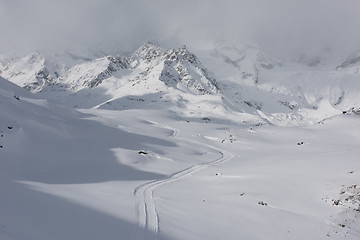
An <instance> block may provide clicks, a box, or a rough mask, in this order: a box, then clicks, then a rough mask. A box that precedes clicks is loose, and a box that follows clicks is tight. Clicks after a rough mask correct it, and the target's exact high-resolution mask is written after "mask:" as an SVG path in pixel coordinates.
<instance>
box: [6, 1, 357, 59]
mask: <svg viewBox="0 0 360 240" xmlns="http://www.w3.org/2000/svg"><path fill="white" fill-rule="evenodd" d="M359 9H360V1H359V0H128V1H127V0H58V1H55V0H0V31H1V34H0V50H2V51H4V50H11V49H13V48H14V47H21V48H28V49H31V48H35V47H54V48H60V47H76V46H79V45H82V46H85V45H86V46H94V45H96V44H101V45H102V46H103V47H104V48H108V49H110V48H114V47H116V48H120V49H121V48H123V49H133V48H135V47H138V46H139V45H140V44H141V43H142V42H144V41H146V40H156V41H157V42H159V43H161V44H164V45H169V46H172V45H175V46H176V45H178V44H182V43H184V44H187V45H188V46H189V47H194V48H195V47H197V46H201V45H202V44H209V43H212V42H214V41H218V40H227V41H235V40H238V39H249V40H252V41H254V42H256V43H257V44H259V45H260V46H262V47H263V48H264V49H265V50H267V51H268V52H270V53H271V54H274V55H279V56H280V55H284V54H287V53H291V52H295V51H301V50H306V51H307V52H309V51H310V52H311V51H320V50H321V49H324V48H325V47H330V48H333V49H336V50H341V51H343V52H345V51H350V50H352V49H360V31H359V23H360V14H359V13H358V11H359ZM175 46H174V47H175Z"/></svg>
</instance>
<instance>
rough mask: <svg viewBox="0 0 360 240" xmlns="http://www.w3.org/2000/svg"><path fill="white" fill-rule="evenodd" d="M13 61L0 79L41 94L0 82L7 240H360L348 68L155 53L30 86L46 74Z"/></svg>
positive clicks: (355, 94)
mask: <svg viewBox="0 0 360 240" xmlns="http://www.w3.org/2000/svg"><path fill="white" fill-rule="evenodd" d="M36 56H40V54H38V55H36ZM354 56H357V55H356V54H355V55H353V58H355V57H354ZM353 58H352V59H353ZM7 59H8V58H7ZM20 59H22V60H21V61H20V60H19V59H18V60H16V61H15V60H14V59H12V60H9V59H8V60H6V59H4V58H3V59H2V61H1V65H0V66H1V67H2V69H1V74H0V75H1V76H3V77H7V78H8V79H9V80H11V81H12V82H14V83H16V84H18V85H19V86H21V87H24V86H25V87H26V88H27V89H29V90H31V91H32V92H36V93H37V94H33V93H30V92H28V91H27V90H25V89H22V88H21V87H19V86H17V85H15V84H13V83H11V82H9V81H8V80H5V79H4V78H1V77H0V136H1V137H0V190H1V194H0V239H1V240H48V239H59V240H60V239H61V240H63V239H86V240H92V239H94V240H95V239H97V240H98V239H106V240H107V239H139V240H140V239H144V240H146V239H164V240H171V239H176V240H177V239H178V240H184V239H189V240H191V239H207V240H211V239H214V240H215V239H257V240H260V239H277V240H278V239H284V240H285V239H295V240H303V239H354V240H355V239H359V238H360V227H359V226H360V220H359V219H360V161H359V155H360V148H359V145H360V118H359V116H360V115H359V113H360V111H359V109H360V108H359V107H360V77H359V73H358V67H357V66H356V61H355V60H354V61H350V60H351V59H350V57H349V58H348V59H347V61H348V62H350V63H351V64H350V65H351V66H348V65H346V64H343V65H342V67H339V68H336V66H334V67H333V66H330V67H329V66H326V67H325V66H323V67H312V66H304V65H299V64H294V63H280V61H277V60H274V59H272V58H271V57H270V56H267V55H266V54H265V53H263V52H262V51H261V50H260V48H259V47H258V46H254V45H246V46H244V45H237V46H227V45H224V44H223V45H221V44H220V45H219V44H218V45H216V46H214V47H212V48H211V49H201V50H198V51H197V56H195V55H194V54H192V53H190V52H189V51H188V50H187V49H186V47H181V48H179V49H170V50H163V49H162V48H160V47H159V46H156V45H153V44H150V43H146V44H144V45H143V46H141V47H140V48H139V50H138V51H136V52H135V53H134V54H133V55H131V56H129V57H120V56H117V57H112V56H105V57H102V58H97V59H94V58H89V59H88V60H86V59H84V58H82V59H81V60H79V62H77V63H74V62H71V63H70V62H56V61H55V60H52V61H53V63H54V64H53V65H52V66H64V68H62V69H63V70H62V72H61V71H58V72H59V75H58V76H56V75H52V74H53V73H54V72H55V71H54V69H57V68H55V67H47V68H46V69H47V72H48V73H49V75H48V76H50V77H48V78H47V79H45V80H44V82H41V84H35V85H33V84H32V85H31V84H30V85H28V84H29V83H32V82H33V81H35V80H34V79H33V78H30V77H29V76H33V75H34V74H35V75H36V74H37V75H36V76H39V74H38V73H39V69H43V67H44V66H48V65H46V64H44V63H46V58H44V57H39V58H36V59H37V60H36V61H30V62H31V63H30V65H29V59H27V58H20ZM53 59H55V58H53ZM62 59H64V58H62ZM349 59H350V60H349ZM76 61H77V60H76ZM200 61H201V62H200ZM62 64H63V65H62ZM340 64H341V63H340ZM340 64H339V66H340ZM345 65H346V66H345ZM65 66H66V67H65ZM49 69H52V70H49ZM20 72H21V74H16V73H20ZM60 72H61V73H60ZM21 76H22V77H21ZM51 76H52V77H51ZM42 79H43V78H42ZM36 81H39V78H36ZM29 86H36V88H31V87H29Z"/></svg>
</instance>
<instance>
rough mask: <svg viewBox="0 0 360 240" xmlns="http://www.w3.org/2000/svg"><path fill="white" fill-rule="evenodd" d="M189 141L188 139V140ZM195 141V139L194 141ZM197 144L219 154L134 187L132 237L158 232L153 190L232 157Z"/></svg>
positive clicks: (175, 132) (158, 223)
mask: <svg viewBox="0 0 360 240" xmlns="http://www.w3.org/2000/svg"><path fill="white" fill-rule="evenodd" d="M151 123H153V124H154V125H156V126H161V127H163V128H167V129H169V130H171V131H172V135H171V136H172V137H176V136H178V134H179V132H180V131H179V130H178V129H176V128H173V127H170V126H168V125H164V124H160V123H157V122H151ZM187 140H188V139H187ZM188 141H190V140H188ZM194 142H195V141H194ZM196 143H198V144H202V145H205V146H206V147H207V148H210V149H213V150H214V151H216V152H218V153H219V154H220V155H221V156H220V157H219V158H217V159H216V160H213V161H210V162H206V163H200V164H195V165H192V166H190V167H188V168H186V169H183V170H181V171H179V172H175V173H173V174H171V175H170V176H168V177H167V178H164V179H160V180H154V181H151V182H148V183H144V184H142V185H140V186H138V187H136V188H135V189H134V196H135V199H136V216H137V221H138V224H137V227H136V229H135V230H134V233H133V238H134V239H139V238H138V237H139V235H140V234H141V233H145V234H146V231H151V232H154V233H156V234H158V233H159V232H160V220H159V213H158V211H157V210H156V206H155V202H154V198H153V196H154V190H155V189H156V188H158V187H160V186H162V185H165V184H171V183H173V182H175V181H178V180H181V179H184V178H186V177H189V176H191V175H192V174H194V173H196V172H198V171H200V170H202V169H204V168H206V167H208V166H211V165H216V164H220V163H222V162H224V161H226V160H229V159H231V158H233V157H234V156H233V155H232V154H231V153H229V152H224V151H222V150H220V149H218V148H216V147H213V146H211V145H208V144H204V143H201V142H196Z"/></svg>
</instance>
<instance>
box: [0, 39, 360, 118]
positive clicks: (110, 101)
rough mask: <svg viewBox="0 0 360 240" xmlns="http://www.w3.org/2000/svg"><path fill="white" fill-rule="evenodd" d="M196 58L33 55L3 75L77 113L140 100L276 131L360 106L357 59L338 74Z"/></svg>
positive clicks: (245, 56) (226, 47) (251, 58)
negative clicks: (241, 118)
mask: <svg viewBox="0 0 360 240" xmlns="http://www.w3.org/2000/svg"><path fill="white" fill-rule="evenodd" d="M197 54H198V56H200V58H201V59H202V60H201V61H200V60H199V59H200V58H199V57H197V56H196V55H195V54H193V53H191V52H189V51H188V50H187V48H186V47H185V46H183V47H181V48H179V49H169V50H164V49H162V48H161V47H160V46H158V45H155V44H152V43H150V42H146V43H145V44H143V45H142V46H140V48H139V49H138V50H136V51H135V52H134V53H133V54H131V55H129V56H115V57H114V56H105V57H101V58H94V56H93V55H92V58H91V57H89V58H86V57H76V56H75V54H72V55H71V54H68V53H67V54H66V56H67V59H65V58H64V57H57V58H55V57H48V58H45V57H43V56H42V55H41V54H39V53H36V54H31V55H28V56H26V57H23V58H20V59H10V60H6V59H3V60H2V70H1V76H3V77H6V78H7V79H9V80H11V81H13V82H14V83H16V84H18V85H20V86H22V87H25V88H27V89H29V90H30V91H32V92H38V93H39V94H40V95H41V96H43V97H45V98H50V99H53V100H55V101H58V102H61V103H63V104H66V105H68V106H76V107H78V108H83V107H86V108H88V107H97V108H105V109H129V108H132V107H133V106H135V105H136V106H137V104H136V102H141V103H142V104H143V105H144V106H145V105H146V106H147V107H152V108H153V107H155V108H156V106H157V105H159V104H160V105H162V106H163V107H164V106H165V105H166V106H167V107H173V108H174V109H177V110H176V111H179V112H183V114H185V115H187V114H193V113H194V112H198V115H199V116H201V115H207V114H209V113H210V112H211V110H210V109H211V108H221V109H223V110H222V111H225V112H226V111H231V112H232V113H234V112H238V113H242V112H245V113H250V114H255V115H258V116H261V117H262V118H264V119H265V120H266V121H269V122H271V123H274V124H280V125H284V124H285V125H288V124H290V125H293V124H295V125H306V124H308V123H316V122H319V121H321V120H323V119H325V118H328V117H331V116H334V115H337V114H341V113H342V112H347V111H352V109H354V111H357V110H358V109H359V108H360V106H359V100H360V97H359V94H358V87H357V86H358V84H357V83H356V82H357V81H358V80H357V79H358V74H357V70H356V69H357V68H356V67H354V66H355V65H356V59H357V57H356V56H357V55H356V54H353V55H351V56H349V58H348V59H346V60H345V61H344V62H343V63H342V64H341V65H340V66H341V67H338V68H337V70H335V69H325V70H321V71H318V70H316V69H314V67H313V66H307V65H306V64H305V65H302V64H300V65H299V64H295V63H281V62H280V61H278V60H274V59H273V58H271V57H270V56H269V55H267V54H266V53H265V52H264V51H262V50H261V48H259V47H258V46H257V45H254V44H243V43H242V44H228V43H217V44H215V45H214V46H212V47H211V48H209V49H202V50H201V51H197ZM69 57H70V58H71V59H72V60H71V61H70V60H69ZM48 59H49V60H48ZM54 59H55V60H56V61H55V60H54ZM202 63H204V64H202ZM349 64H350V65H351V66H352V67H351V68H349V67H350V65H349ZM205 66H206V67H205ZM346 66H348V67H346ZM323 79H327V83H326V84H325V86H324V80H323ZM206 99H207V100H206ZM204 102H207V103H206V104H202V103H204ZM209 102H210V103H211V104H209ZM164 104H165V105H164ZM198 105H204V106H202V107H199V108H200V109H201V111H200V112H199V111H195V108H196V107H195V108H194V106H198ZM210 105H211V107H207V106H210ZM204 109H207V110H204ZM202 111H205V112H206V113H204V114H203V113H201V112H202Z"/></svg>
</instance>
